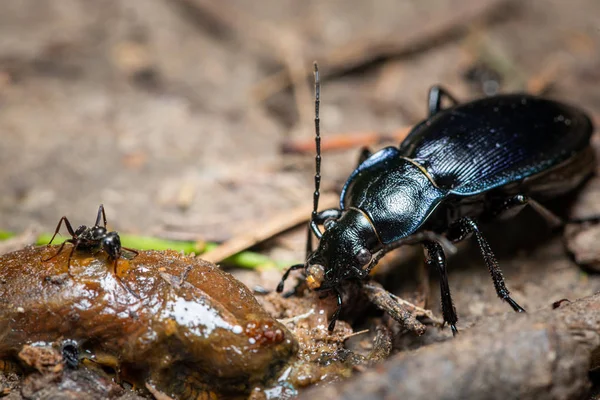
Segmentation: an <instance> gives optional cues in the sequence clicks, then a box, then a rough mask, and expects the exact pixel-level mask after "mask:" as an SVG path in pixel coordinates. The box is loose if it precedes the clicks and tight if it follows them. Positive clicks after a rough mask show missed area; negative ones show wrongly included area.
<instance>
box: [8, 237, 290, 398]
mask: <svg viewBox="0 0 600 400" xmlns="http://www.w3.org/2000/svg"><path fill="white" fill-rule="evenodd" d="M55 251H56V249H54V248H45V247H42V248H40V247H38V248H26V249H24V250H21V251H18V252H14V253H9V254H5V255H3V256H2V257H0V360H15V359H16V358H17V354H18V353H19V351H20V350H21V349H22V347H23V346H24V345H27V344H30V345H31V344H35V345H41V344H48V345H53V344H56V342H57V341H58V342H59V343H58V344H59V345H60V344H61V342H62V350H63V351H62V352H63V356H65V350H67V351H66V357H65V359H66V362H67V363H68V365H70V366H71V367H76V366H77V365H78V362H79V361H89V362H87V363H88V364H101V365H104V366H110V367H112V369H114V370H115V371H116V372H117V377H116V378H117V381H119V380H124V381H126V382H129V383H133V384H134V385H135V386H136V387H137V388H144V386H145V385H148V386H151V387H153V388H155V389H156V390H158V391H160V392H163V393H164V394H166V395H168V396H170V397H171V398H174V399H190V400H191V399H198V398H205V397H201V396H202V395H206V396H207V397H206V398H216V396H217V395H219V396H225V395H240V394H243V393H248V392H250V391H251V390H252V388H253V387H254V386H255V385H260V384H261V383H264V382H265V381H266V380H268V379H269V378H271V377H273V375H274V374H277V372H278V371H279V369H280V368H281V367H282V366H283V365H284V364H285V363H286V362H287V361H288V359H289V358H290V357H292V356H293V355H294V354H295V352H296V349H297V344H296V342H295V340H294V338H293V337H292V335H291V333H290V332H289V331H288V330H287V329H286V328H285V327H284V326H283V325H282V324H280V323H279V322H277V321H276V320H274V319H273V318H272V317H271V316H270V315H269V314H268V313H267V312H266V311H265V310H264V309H263V308H262V307H261V306H260V305H259V304H258V302H257V301H256V299H255V298H254V296H253V295H252V293H251V292H250V290H249V289H247V288H246V287H245V286H244V285H243V284H241V283H240V282H238V281H237V280H236V279H235V278H233V277H232V276H231V275H230V274H228V273H226V272H223V271H222V270H221V269H220V268H218V267H216V266H215V265H213V264H210V263H208V262H205V261H202V260H200V259H196V258H191V257H186V256H182V255H181V254H179V253H178V252H175V251H166V252H155V251H140V253H139V255H138V256H137V257H136V258H135V259H133V260H125V259H120V260H119V268H118V273H119V276H115V275H114V273H113V272H112V271H111V270H110V269H109V268H107V267H108V266H110V265H111V264H110V262H111V261H110V260H107V258H106V257H100V258H96V257H93V256H90V255H89V254H85V253H84V252H79V253H76V254H75V255H73V257H72V259H71V260H69V261H70V262H71V276H69V275H67V274H66V273H65V267H66V263H67V262H68V261H67V259H68V257H67V255H66V254H65V253H66V252H64V253H62V255H61V256H58V257H55V258H53V259H52V260H50V261H48V262H41V259H45V258H47V257H49V256H50V255H51V254H54V252H55ZM117 279H120V280H122V281H123V283H124V284H125V285H126V286H127V287H128V288H131V291H129V290H125V289H124V288H123V287H122V286H121V285H119V284H118V280H117ZM132 292H134V293H135V294H136V295H137V296H134V295H132ZM80 359H83V360H80ZM0 367H2V363H0ZM211 396H213V397H211Z"/></svg>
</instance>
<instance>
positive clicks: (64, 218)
mask: <svg viewBox="0 0 600 400" xmlns="http://www.w3.org/2000/svg"><path fill="white" fill-rule="evenodd" d="M63 221H64V222H65V226H66V227H67V231H69V235H71V236H75V231H74V230H73V227H72V226H71V223H70V222H69V220H68V219H67V217H66V216H63V217H62V218H61V219H60V221H58V225H56V230H55V231H54V235H52V239H50V241H49V242H48V244H49V245H50V244H52V242H53V241H54V238H55V237H56V235H58V231H60V227H61V225H62V223H63ZM59 253H60V252H59Z"/></svg>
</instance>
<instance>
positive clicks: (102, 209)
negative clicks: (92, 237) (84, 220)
mask: <svg viewBox="0 0 600 400" xmlns="http://www.w3.org/2000/svg"><path fill="white" fill-rule="evenodd" d="M100 217H102V221H103V222H104V227H105V228H106V214H105V213H104V205H103V204H100V207H98V215H97V216H96V226H99V225H100Z"/></svg>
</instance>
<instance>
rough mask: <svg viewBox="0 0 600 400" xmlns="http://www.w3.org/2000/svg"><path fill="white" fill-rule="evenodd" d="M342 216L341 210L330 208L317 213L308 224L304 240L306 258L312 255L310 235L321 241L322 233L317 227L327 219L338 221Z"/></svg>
mask: <svg viewBox="0 0 600 400" xmlns="http://www.w3.org/2000/svg"><path fill="white" fill-rule="evenodd" d="M341 216H342V210H338V209H337V208H330V209H327V210H323V211H320V212H318V213H317V214H316V215H315V216H314V217H313V218H311V220H310V222H309V223H308V237H307V238H306V257H308V256H309V255H310V253H312V250H313V248H312V235H311V233H313V234H314V235H315V236H316V237H317V239H321V236H322V235H323V233H322V232H321V230H320V229H319V225H323V224H324V223H325V221H327V220H328V219H330V218H331V219H338V218H340V217H341Z"/></svg>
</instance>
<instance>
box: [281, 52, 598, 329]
mask: <svg viewBox="0 0 600 400" xmlns="http://www.w3.org/2000/svg"><path fill="white" fill-rule="evenodd" d="M444 98H446V99H447V100H448V101H449V102H450V103H452V106H451V107H449V108H443V107H442V100H443V99H444ZM319 101H320V83H319V74H318V68H317V65H316V63H315V130H316V137H315V142H316V149H317V155H316V159H315V160H316V174H315V192H314V209H313V212H312V216H311V219H310V222H309V230H308V241H307V258H306V262H305V263H304V264H298V265H293V266H292V267H290V268H289V269H288V270H287V271H286V273H285V274H284V275H283V277H282V280H281V282H280V284H279V286H278V287H277V291H278V292H281V291H283V284H284V281H285V280H286V278H287V277H288V275H289V273H290V271H293V270H296V269H301V268H304V273H305V275H306V284H307V286H308V287H309V288H310V289H312V290H316V291H323V292H331V293H333V294H335V296H336V297H337V302H338V308H337V310H336V311H335V312H334V314H333V315H332V316H331V322H330V324H329V329H330V330H332V329H333V328H334V326H335V321H336V320H337V318H338V315H339V312H340V310H341V306H342V298H341V293H340V286H341V284H342V282H343V281H345V280H348V279H364V278H366V277H367V276H368V274H369V272H370V271H371V269H372V268H373V267H374V266H375V265H376V264H377V262H378V261H379V259H380V258H381V257H382V256H383V255H384V254H385V253H387V252H389V251H390V250H392V249H395V248H397V247H399V246H401V245H404V244H414V243H421V244H422V245H423V247H424V249H425V253H426V263H427V264H428V266H429V267H430V268H435V269H436V270H437V271H438V272H439V273H440V286H441V297H442V313H443V317H444V321H445V322H446V323H448V324H449V325H450V327H451V329H452V332H453V333H456V332H457V329H456V322H457V320H458V318H457V315H456V310H455V308H454V305H453V302H452V297H451V295H450V287H449V285H448V275H447V270H446V257H445V253H444V246H442V244H443V242H444V241H445V240H449V241H451V242H458V241H461V240H463V239H465V238H467V237H468V236H470V235H471V234H472V235H473V236H474V237H475V239H476V240H477V244H478V245H479V248H480V250H481V254H482V255H483V259H484V262H485V264H486V265H487V267H488V269H489V271H490V274H491V276H492V280H493V282H494V286H495V289H496V292H497V294H498V296H499V297H500V298H501V299H503V300H504V301H506V302H507V303H508V304H509V305H510V306H511V307H512V308H513V309H514V310H515V311H517V312H523V311H525V310H524V309H523V308H522V307H521V306H520V305H519V304H518V303H517V302H516V301H515V300H513V299H512V297H511V296H510V292H509V291H508V289H507V288H506V285H505V284H504V279H503V277H502V272H501V271H500V268H499V266H498V262H497V260H496V257H495V256H494V253H493V252H492V250H491V248H490V246H489V244H488V242H487V241H486V240H485V238H484V237H483V236H482V234H481V232H480V229H479V223H480V222H485V221H488V220H492V219H494V218H496V217H499V216H501V215H503V214H504V215H506V214H509V215H512V214H513V213H516V212H517V211H518V210H519V209H521V208H522V207H524V206H526V205H529V206H531V207H532V208H533V209H535V210H536V211H537V212H539V213H540V214H541V215H542V216H543V217H545V219H546V220H548V221H549V222H550V223H552V224H555V225H556V224H561V223H562V221H561V220H560V218H558V217H557V216H556V215H554V214H553V213H552V212H551V211H550V210H548V209H547V208H545V207H544V206H542V204H540V203H539V202H538V201H544V200H546V199H548V198H552V197H556V196H558V195H560V194H564V193H566V192H569V191H571V190H573V189H574V188H575V187H576V186H578V185H579V184H580V183H582V181H583V180H584V179H585V178H586V177H587V176H588V175H590V174H591V173H592V171H593V169H594V166H595V159H594V153H593V151H592V148H591V146H590V137H591V134H592V131H593V126H592V123H591V121H590V118H589V117H588V116H587V115H586V114H585V113H583V112H582V111H580V110H578V109H576V108H573V107H571V106H568V105H565V104H561V103H558V102H555V101H551V100H546V99H542V98H539V97H535V96H531V95H527V94H509V95H497V96H492V97H487V98H483V99H480V100H476V101H472V102H469V103H463V104H459V103H458V102H457V101H456V100H455V99H454V97H452V96H451V95H450V94H449V93H448V92H447V91H445V90H444V89H442V88H440V87H437V86H436V87H433V88H432V89H431V90H430V92H429V104H428V108H429V116H428V118H427V119H425V120H424V121H423V122H421V123H419V124H418V125H416V126H415V127H414V128H413V129H412V131H411V132H410V134H409V135H408V137H407V138H406V139H405V140H404V141H403V142H402V143H401V144H400V146H399V147H386V148H384V149H382V150H380V151H378V152H376V153H374V154H371V153H370V152H369V151H368V150H367V149H365V150H363V153H362V155H361V158H360V161H359V165H358V167H357V168H356V170H354V172H352V174H351V175H350V177H349V178H348V180H347V182H346V184H345V185H344V188H343V190H342V193H341V198H340V208H339V209H328V210H324V211H320V212H319V211H318V200H319V186H320V180H321V176H320V163H321V154H320V153H321V151H320V130H319ZM321 229H323V230H321ZM312 235H314V236H316V237H317V238H318V239H319V245H318V247H317V249H316V250H314V251H313V249H312V244H311V243H312V241H311V239H312Z"/></svg>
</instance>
